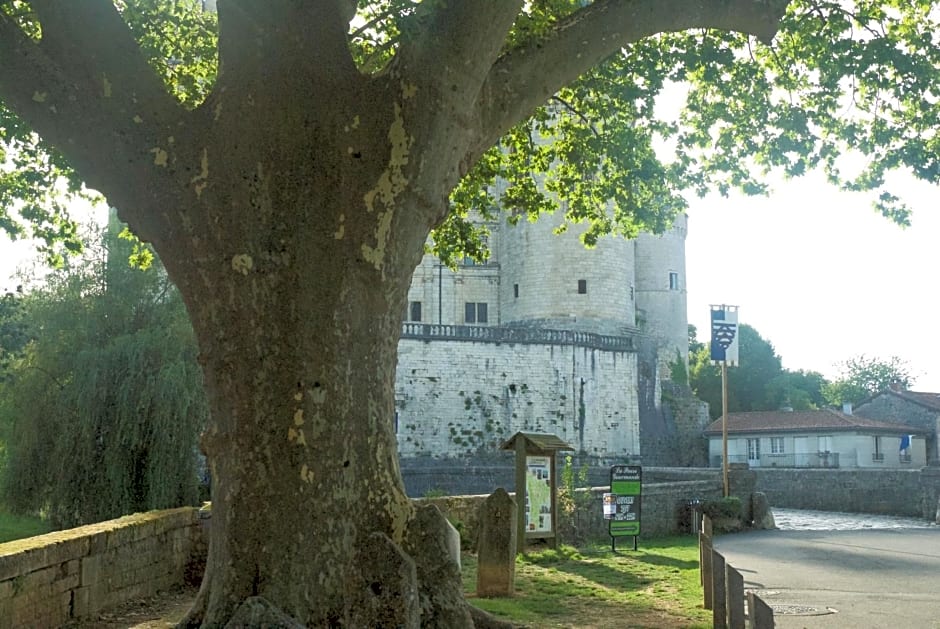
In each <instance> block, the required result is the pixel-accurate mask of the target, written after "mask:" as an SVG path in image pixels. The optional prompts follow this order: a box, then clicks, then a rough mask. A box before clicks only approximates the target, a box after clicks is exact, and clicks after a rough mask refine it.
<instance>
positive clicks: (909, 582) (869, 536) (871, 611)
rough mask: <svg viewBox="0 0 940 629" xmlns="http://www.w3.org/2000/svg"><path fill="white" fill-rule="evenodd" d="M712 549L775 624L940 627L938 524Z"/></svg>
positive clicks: (773, 537)
mask: <svg viewBox="0 0 940 629" xmlns="http://www.w3.org/2000/svg"><path fill="white" fill-rule="evenodd" d="M714 546H715V548H716V549H717V550H718V551H719V552H720V553H721V554H722V555H723V556H724V557H725V560H726V561H727V562H728V563H729V564H731V565H732V566H734V567H735V568H736V569H737V570H738V571H739V572H741V573H742V574H743V575H744V587H745V588H746V589H749V590H750V589H753V590H756V591H757V592H758V594H759V595H760V596H761V597H762V598H763V599H764V601H766V602H767V603H768V604H769V605H771V606H772V607H773V608H774V620H775V624H776V626H777V627H781V628H783V629H789V628H800V627H806V628H816V627H819V628H849V627H851V628H852V629H856V628H871V629H885V628H890V629H940V527H931V528H927V529H893V530H863V531H779V530H777V531H752V532H748V533H737V534H733V535H722V536H719V537H716V538H715V540H714Z"/></svg>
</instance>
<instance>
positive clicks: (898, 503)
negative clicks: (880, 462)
mask: <svg viewBox="0 0 940 629" xmlns="http://www.w3.org/2000/svg"><path fill="white" fill-rule="evenodd" d="M927 469H930V468H927ZM752 472H754V474H755V475H756V476H757V489H758V491H762V492H764V493H765V494H766V495H767V500H768V501H769V502H770V504H771V506H774V507H784V508H787V509H817V510H821V511H848V512H851V513H877V514H884V515H903V516H911V517H926V518H930V519H933V517H934V515H935V511H936V509H937V505H936V503H935V502H934V504H932V505H926V504H925V499H924V496H925V493H926V492H925V489H926V488H925V487H924V486H923V483H922V479H921V477H922V472H921V470H886V469H877V470H865V469H851V470H848V469H835V470H833V469H781V468H775V469H768V468H753V469H752Z"/></svg>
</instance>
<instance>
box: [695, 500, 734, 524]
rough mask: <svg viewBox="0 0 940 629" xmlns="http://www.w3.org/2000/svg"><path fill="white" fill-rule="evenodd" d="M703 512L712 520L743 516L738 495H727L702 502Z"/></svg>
mask: <svg viewBox="0 0 940 629" xmlns="http://www.w3.org/2000/svg"><path fill="white" fill-rule="evenodd" d="M702 513H704V514H705V515H707V516H708V517H709V518H711V519H712V520H719V519H727V518H732V519H739V518H740V517H741V499H740V498H738V497H737V496H727V497H725V498H718V499H715V500H706V501H704V502H703V503H702Z"/></svg>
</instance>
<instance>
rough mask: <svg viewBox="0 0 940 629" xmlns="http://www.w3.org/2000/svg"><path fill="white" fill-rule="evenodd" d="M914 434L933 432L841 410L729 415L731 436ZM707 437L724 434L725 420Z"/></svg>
mask: <svg viewBox="0 0 940 629" xmlns="http://www.w3.org/2000/svg"><path fill="white" fill-rule="evenodd" d="M857 430H864V431H868V432H879V433H885V432H888V433H891V434H900V433H901V432H902V431H903V432H905V433H909V434H913V435H921V434H928V433H929V432H930V431H928V430H926V429H924V428H920V427H917V426H908V425H906V424H901V423H891V422H883V421H876V420H874V419H866V418H864V417H859V416H858V415H846V414H845V413H842V412H840V411H835V410H832V409H824V410H819V411H753V412H750V413H728V433H729V434H731V433H754V432H794V431H799V432H818V431H857ZM705 434H706V435H716V434H717V435H720V434H721V419H717V420H715V421H713V422H712V423H711V424H709V425H708V426H707V427H706V428H705Z"/></svg>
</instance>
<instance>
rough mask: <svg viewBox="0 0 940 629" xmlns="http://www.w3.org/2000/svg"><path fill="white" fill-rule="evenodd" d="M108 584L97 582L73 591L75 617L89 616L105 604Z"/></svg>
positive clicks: (73, 612)
mask: <svg viewBox="0 0 940 629" xmlns="http://www.w3.org/2000/svg"><path fill="white" fill-rule="evenodd" d="M106 594H107V586H105V585H103V584H95V585H89V586H82V587H78V588H75V589H74V590H73V591H72V615H73V616H74V617H75V618H89V617H91V616H93V615H95V614H97V613H98V612H99V611H101V609H102V608H103V607H104V606H105V600H104V597H105V596H106Z"/></svg>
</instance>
